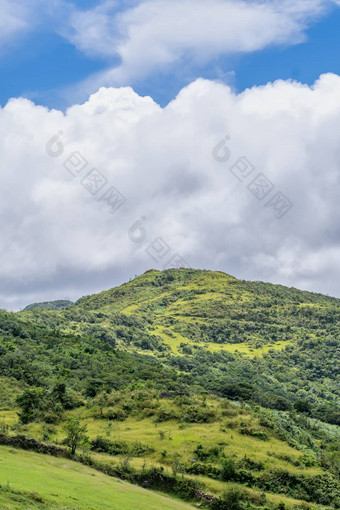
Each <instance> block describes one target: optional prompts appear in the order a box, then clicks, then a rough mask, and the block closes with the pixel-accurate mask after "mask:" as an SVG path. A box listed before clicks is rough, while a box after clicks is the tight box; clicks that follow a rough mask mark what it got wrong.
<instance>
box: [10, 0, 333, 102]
mask: <svg viewBox="0 0 340 510" xmlns="http://www.w3.org/2000/svg"><path fill="white" fill-rule="evenodd" d="M33 3H34V2H33ZM144 3H152V2H144ZM155 3H157V1H155V2H154V4H155ZM222 3H223V1H222ZM236 3H237V2H236ZM268 3H269V4H270V3H271V2H268ZM272 3H273V4H275V2H272ZM283 3H284V2H283ZM297 3H298V2H297ZM315 3H317V4H322V3H325V4H326V3H328V4H329V5H327V6H326V8H325V10H322V12H319V11H317V12H316V13H313V14H312V18H313V19H312V20H310V19H308V21H306V20H305V19H303V20H302V21H301V19H299V21H298V22H299V23H300V24H301V27H300V30H301V33H303V36H302V37H298V39H303V40H298V41H295V35H294V34H293V36H292V37H291V39H290V34H289V31H288V33H287V37H286V38H284V39H285V40H283V42H282V43H277V42H276V41H272V42H271V41H269V42H268V44H263V45H262V46H263V47H261V48H260V49H257V48H254V50H253V49H252V48H251V49H250V50H248V51H244V50H243V49H242V50H241V51H237V47H236V49H233V51H230V50H229V49H228V48H226V51H223V50H222V51H221V50H220V51H216V53H215V54H211V55H209V56H208V57H207V58H205V59H204V61H203V62H200V61H199V59H197V58H196V57H194V58H191V57H192V56H191V55H189V56H187V55H186V53H185V51H183V52H182V54H181V57H180V58H179V59H178V61H175V62H174V64H171V65H168V64H166V65H165V66H164V65H162V63H160V65H154V66H153V67H152V68H151V70H150V71H149V72H148V73H147V74H146V75H143V73H141V75H139V74H138V72H137V73H136V75H132V76H129V75H128V76H127V77H124V79H122V80H120V79H119V78H118V80H116V79H113V80H112V83H111V82H110V80H107V79H106V78H103V79H102V80H101V78H100V76H101V75H102V74H103V75H105V72H106V70H107V69H114V68H115V66H119V62H120V56H119V55H115V54H114V52H115V50H114V48H112V52H110V45H112V46H114V44H115V41H114V36H115V34H114V32H115V31H116V32H119V30H120V29H121V27H119V23H113V24H112V27H111V29H112V32H113V34H112V39H110V37H111V35H110V34H105V35H104V36H103V45H105V44H107V46H108V48H109V50H108V52H106V51H105V50H104V51H103V48H100V49H99V50H96V51H94V52H93V54H91V51H89V48H88V47H85V48H84V44H82V43H81V44H79V42H78V44H77V42H75V41H74V40H73V36H72V34H71V32H70V30H69V29H68V28H67V26H68V25H69V19H70V18H71V17H72V16H73V17H74V19H77V16H78V17H80V16H81V15H82V13H87V17H88V19H90V20H91V17H93V18H94V17H95V13H96V12H98V11H97V10H98V9H100V8H102V9H103V10H102V11H101V12H103V11H104V12H105V20H106V21H107V20H110V17H111V19H114V18H115V17H116V16H117V13H119V11H121V12H126V11H127V4H130V10H133V7H134V5H136V4H143V1H141V2H118V3H117V2H116V3H115V4H114V5H113V2H107V1H105V2H104V1H103V2H100V1H98V0H97V1H91V0H88V1H84V0H83V1H81V2H80V1H78V2H77V1H75V2H73V3H71V2H66V4H67V7H65V2H62V4H63V5H62V6H59V9H58V2H56V9H55V12H56V15H55V19H53V17H54V16H53V12H52V14H51V13H50V12H49V13H48V14H47V15H46V17H45V18H44V17H43V19H42V20H39V22H37V24H36V27H35V28H33V29H30V30H26V31H25V30H23V32H22V33H20V31H18V32H17V33H14V35H12V36H11V38H10V40H7V41H4V42H3V45H2V52H0V72H1V85H0V104H1V105H4V104H5V103H6V102H7V100H8V99H9V98H11V97H18V96H23V97H28V98H31V99H32V100H33V101H34V102H36V103H38V104H43V105H46V106H48V107H57V108H65V106H68V105H70V104H72V103H74V102H77V101H82V100H84V99H85V97H87V95H88V94H89V93H90V92H94V91H95V89H96V88H98V87H99V86H100V85H101V84H103V85H111V84H112V85H118V86H119V85H131V86H133V88H134V89H135V90H136V91H137V92H138V93H139V94H142V95H150V96H151V97H153V99H154V100H155V101H157V102H159V103H160V104H161V105H165V104H167V103H168V102H169V101H171V100H172V99H173V98H174V97H175V96H176V95H177V93H178V91H179V90H180V89H181V88H182V87H183V86H185V85H187V84H188V83H190V82H192V81H194V80H195V79H196V78H198V77H203V78H209V79H219V80H222V81H224V82H225V83H228V84H230V85H231V86H232V87H234V88H235V90H236V91H242V90H244V89H245V88H248V87H252V86H254V85H262V84H265V83H267V82H269V81H275V80H277V79H295V80H298V81H301V82H302V83H307V84H312V83H313V82H314V81H315V80H316V79H317V78H318V77H319V76H320V75H321V74H322V73H326V72H333V73H337V74H340V59H339V47H340V30H339V27H340V9H339V8H338V6H337V5H331V4H330V3H329V2H313V1H311V2H310V4H311V11H313V10H317V9H319V5H317V6H316V8H315V5H314V4H315ZM225 4H228V1H226V2H225ZM307 4H308V2H307ZM119 5H120V6H121V7H120V8H119ZM123 6H124V7H123ZM17 9H18V11H20V2H18V3H17ZM39 9H40V10H41V9H42V8H41V5H40V3H39V1H38V2H37V4H36V10H37V11H38V10H39ZM96 9H97V10H96ZM16 14H18V13H16ZM37 14H38V13H37V12H34V10H33V11H31V12H30V13H29V15H30V16H33V19H34V17H35V16H37ZM40 16H41V13H40ZM309 17H310V16H309V13H306V15H305V18H306V19H307V18H309ZM60 18H62V21H61V20H60ZM63 24H64V25H65V26H64V27H63ZM33 27H34V24H33ZM65 27H66V28H65ZM175 28H176V25H175ZM246 29H247V27H245V30H246ZM92 30H96V31H97V32H98V34H100V32H101V30H102V28H101V26H100V24H97V25H94V27H92ZM228 30H229V27H228V25H227V23H226V32H227V31H228ZM300 35H301V34H300ZM123 36H124V34H123ZM105 37H106V39H107V42H106V41H105ZM173 41H176V30H175V32H174V36H173ZM292 41H293V44H291V42H292ZM96 43H98V41H96ZM90 44H91V42H90ZM151 44H152V39H151ZM155 44H157V41H155ZM85 46H86V44H85ZM202 46H204V41H202ZM198 49H199V48H198ZM147 50H148V48H147V47H146V53H147ZM195 50H197V48H195ZM188 54H190V48H189V50H188ZM143 58H147V55H146V56H145V52H144V55H143ZM130 74H131V73H130ZM93 76H96V77H97V76H98V77H99V78H98V79H96V81H95V83H93V84H91V85H90V86H89V84H88V80H90V81H91V79H92V78H91V77H93ZM101 81H102V83H101ZM82 84H85V86H84V90H82Z"/></svg>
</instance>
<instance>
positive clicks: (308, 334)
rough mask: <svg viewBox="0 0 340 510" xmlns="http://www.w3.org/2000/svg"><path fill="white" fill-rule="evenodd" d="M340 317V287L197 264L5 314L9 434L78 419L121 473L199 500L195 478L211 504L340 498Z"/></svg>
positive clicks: (99, 456)
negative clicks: (237, 274) (62, 304)
mask: <svg viewBox="0 0 340 510" xmlns="http://www.w3.org/2000/svg"><path fill="white" fill-rule="evenodd" d="M339 317H340V300H338V299H335V298H330V297H327V296H323V295H320V294H314V293H309V292H302V291H299V290H297V289H293V288H292V289H290V288H286V287H283V286H279V285H272V284H266V283H261V282H246V281H241V280H237V279H236V278H233V277H232V276H229V275H226V274H224V273H220V272H213V271H199V270H192V269H180V270H167V271H163V272H160V271H156V270H152V271H148V272H146V273H145V274H143V275H141V276H139V277H137V278H135V279H134V280H133V281H131V282H129V283H126V284H124V285H122V286H120V287H117V288H114V289H111V290H108V291H105V292H102V293H100V294H96V295H93V296H86V297H84V298H81V299H80V300H78V301H77V302H76V303H74V304H73V305H70V306H68V307H66V308H62V309H59V310H55V309H54V310H51V309H48V308H45V309H43V308H36V309H31V310H26V311H23V312H20V313H17V314H13V313H7V312H1V311H0V381H1V387H0V409H2V411H1V410H0V433H1V430H2V431H3V432H5V433H6V434H10V435H16V434H18V433H20V434H23V433H24V434H26V435H28V436H29V437H34V438H36V439H39V440H40V441H41V440H43V441H47V442H50V443H52V444H60V443H63V442H64V440H65V431H64V424H65V421H66V420H67V419H69V418H70V417H72V416H77V417H79V418H80V419H81V420H82V422H83V424H86V426H87V431H88V432H87V435H88V444H87V449H88V450H90V452H91V459H92V460H91V462H93V463H94V464H95V465H97V467H98V468H99V469H104V470H107V469H108V470H109V471H110V470H112V473H113V474H114V476H118V477H121V476H123V477H125V478H126V479H128V480H130V481H132V482H134V483H139V484H145V483H146V484H149V487H152V488H154V486H152V485H150V483H151V482H150V479H153V477H154V476H155V477H156V479H157V480H158V482H156V487H158V485H157V484H159V490H165V491H167V492H169V491H170V492H172V493H176V494H177V495H178V494H180V495H181V497H187V499H190V500H192V496H190V497H189V493H190V494H191V492H192V491H193V490H194V489H193V487H194V486H193V487H191V486H190V484H191V483H195V484H196V483H197V484H198V486H197V487H199V488H200V490H202V491H203V492H206V493H207V494H210V495H212V496H214V497H215V498H222V499H221V501H218V500H216V503H211V504H210V506H211V508H213V506H214V505H215V506H214V510H215V509H216V510H222V509H224V508H228V510H229V509H230V508H233V507H232V504H233V503H232V501H233V498H234V500H235V501H237V502H238V503H237V504H238V505H239V507H237V508H236V507H235V510H239V508H240V509H241V508H244V507H247V508H252V507H266V508H275V507H276V506H279V504H280V502H281V503H282V504H285V505H286V506H288V507H291V508H293V507H301V508H303V507H304V505H309V506H310V507H313V506H320V505H321V506H328V507H334V508H336V507H337V505H340V485H339V473H340V463H339V451H340V435H339V427H338V425H339V423H340V412H339V373H338V361H339V358H340V356H339V344H340V341H339V338H340V336H339V333H340V322H339ZM18 397H19V398H18ZM19 407H20V408H19ZM17 413H19V422H18V414H17ZM103 464H104V468H103ZM105 466H106V467H105ZM107 466H109V467H107ZM110 466H111V467H110ZM150 470H151V471H150ZM150 473H153V474H150ZM180 477H182V478H180ZM180 480H182V484H183V483H185V484H188V485H187V486H186V489H185V490H184V489H183V487H182V486H180ZM0 483H1V480H0ZM169 487H172V489H171V490H170V489H169ZM22 489H23V490H26V488H25V487H22ZM190 491H191V492H190ZM195 491H196V489H195V490H194V492H195ZM225 491H226V492H227V494H226V495H225V496H223V493H224V492H225ZM195 494H196V492H195ZM222 496H223V497H222ZM199 504H202V503H201V502H200V503H199ZM203 504H204V502H203ZM218 505H220V506H218ZM281 506H282V505H281ZM126 508H128V507H126ZM124 509H125V507H123V510H124Z"/></svg>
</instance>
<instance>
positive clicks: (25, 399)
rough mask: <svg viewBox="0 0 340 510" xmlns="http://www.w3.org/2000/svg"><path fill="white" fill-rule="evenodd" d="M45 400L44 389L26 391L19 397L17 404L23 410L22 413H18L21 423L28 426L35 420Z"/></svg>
mask: <svg viewBox="0 0 340 510" xmlns="http://www.w3.org/2000/svg"><path fill="white" fill-rule="evenodd" d="M43 398H44V390H43V389H42V388H32V389H28V390H25V391H24V392H23V393H22V394H21V395H19V396H18V397H17V404H18V405H19V406H20V407H21V409H22V411H21V413H18V414H19V419H20V421H21V423H24V424H26V423H30V422H31V421H33V420H34V418H35V416H36V415H37V413H38V411H39V410H40V406H41V404H42V400H43Z"/></svg>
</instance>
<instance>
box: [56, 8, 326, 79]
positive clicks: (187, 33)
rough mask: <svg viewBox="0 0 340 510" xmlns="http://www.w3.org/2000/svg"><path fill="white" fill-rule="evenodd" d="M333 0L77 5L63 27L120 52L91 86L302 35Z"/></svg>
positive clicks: (72, 36) (103, 49)
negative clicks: (77, 9) (81, 7)
mask: <svg viewBox="0 0 340 510" xmlns="http://www.w3.org/2000/svg"><path fill="white" fill-rule="evenodd" d="M334 4H335V2H333V1H331V0H271V1H262V0H261V1H260V0H258V1H251V2H249V1H242V0H144V1H139V2H133V3H132V4H131V3H127V7H126V8H125V10H119V9H117V4H116V2H112V1H106V2H102V3H101V4H100V5H99V6H98V7H96V8H94V9H92V10H88V11H82V12H74V13H73V15H72V16H71V17H70V20H69V23H68V24H66V25H65V27H64V29H63V34H64V36H65V37H67V38H68V39H69V40H70V41H71V42H72V43H73V44H75V45H76V46H77V47H78V49H80V50H81V51H83V52H86V53H88V54H90V55H92V56H93V55H99V56H102V57H105V58H109V57H111V58H115V59H116V60H118V61H119V60H120V64H119V65H118V64H117V63H116V64H115V65H114V66H113V67H111V69H109V70H107V71H106V72H104V73H100V74H98V75H97V76H94V77H92V80H91V81H90V82H89V83H88V87H89V89H91V88H93V87H96V86H99V85H100V84H102V85H103V84H104V85H112V84H113V85H122V84H129V83H131V80H136V79H141V78H145V77H146V76H148V75H149V74H151V73H152V72H154V71H155V70H164V69H165V70H168V71H169V70H171V69H173V67H174V65H177V66H178V65H180V66H181V69H182V70H183V68H185V67H188V68H190V67H191V66H195V65H201V64H204V63H205V62H207V61H210V60H211V59H214V58H217V57H219V56H221V55H225V56H228V55H235V54H239V53H248V52H254V51H258V50H261V49H263V48H265V47H267V46H270V45H281V44H288V45H291V44H296V43H299V42H301V41H303V40H304V38H305V31H306V29H307V28H308V26H309V25H310V23H311V22H312V21H315V20H316V19H318V17H320V16H321V15H322V14H324V13H325V12H326V11H327V10H328V9H329V8H330V7H331V6H332V5H334Z"/></svg>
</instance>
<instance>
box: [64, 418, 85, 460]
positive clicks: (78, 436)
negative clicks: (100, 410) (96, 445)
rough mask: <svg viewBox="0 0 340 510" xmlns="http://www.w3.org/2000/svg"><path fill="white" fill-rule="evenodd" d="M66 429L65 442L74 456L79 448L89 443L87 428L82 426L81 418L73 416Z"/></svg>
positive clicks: (66, 424)
mask: <svg viewBox="0 0 340 510" xmlns="http://www.w3.org/2000/svg"><path fill="white" fill-rule="evenodd" d="M64 429H65V432H66V433H67V437H66V440H65V442H66V444H67V446H69V447H70V448H71V454H72V455H74V454H75V453H76V450H77V448H78V446H80V445H81V444H84V443H86V442H87V441H88V437H87V435H86V432H87V426H86V425H81V423H80V418H77V417H75V416H73V417H72V418H69V419H68V420H67V422H66V423H65V426H64Z"/></svg>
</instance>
